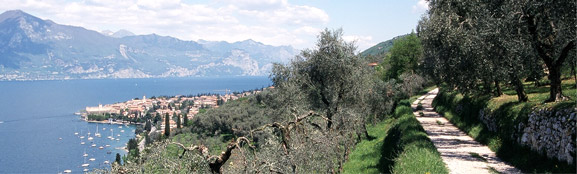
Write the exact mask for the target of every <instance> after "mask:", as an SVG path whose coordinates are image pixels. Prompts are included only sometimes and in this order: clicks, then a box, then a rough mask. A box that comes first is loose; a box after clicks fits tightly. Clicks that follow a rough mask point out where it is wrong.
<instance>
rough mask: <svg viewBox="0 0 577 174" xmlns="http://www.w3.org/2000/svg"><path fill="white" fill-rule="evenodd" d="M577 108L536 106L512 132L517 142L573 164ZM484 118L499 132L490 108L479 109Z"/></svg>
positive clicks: (488, 124) (488, 126)
mask: <svg viewBox="0 0 577 174" xmlns="http://www.w3.org/2000/svg"><path fill="white" fill-rule="evenodd" d="M576 113H577V108H572V109H564V110H559V111H553V110H552V109H551V108H546V109H535V110H533V111H532V112H531V113H530V114H529V119H528V121H527V122H526V123H519V124H518V125H517V126H515V127H514V133H513V135H511V138H512V139H513V140H516V141H517V143H519V144H521V145H523V146H527V147H529V148H531V149H532V150H533V151H535V152H538V153H541V154H544V155H546V156H547V157H549V158H556V159H558V160H560V161H566V162H567V163H568V164H572V163H573V161H574V160H575V150H576V149H575V148H576V143H575V140H576V133H575V127H576V125H575V124H576V120H577V116H576ZM479 120H481V121H482V122H483V123H484V124H485V126H486V127H487V128H488V129H489V131H493V132H497V131H498V129H499V127H498V125H497V119H495V116H494V114H492V113H491V112H490V110H489V109H487V108H485V109H481V110H480V111H479Z"/></svg>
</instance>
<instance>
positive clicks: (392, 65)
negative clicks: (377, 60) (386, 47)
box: [380, 33, 423, 80]
mask: <svg viewBox="0 0 577 174" xmlns="http://www.w3.org/2000/svg"><path fill="white" fill-rule="evenodd" d="M422 57H423V47H422V46H421V40H420V39H419V38H418V37H417V35H416V34H415V33H411V34H409V35H407V36H405V37H403V38H400V39H399V40H397V41H395V43H394V45H393V47H392V48H391V50H390V52H389V54H387V56H386V58H385V59H384V61H383V63H382V64H381V65H380V66H381V67H383V68H384V69H382V71H384V72H383V73H381V74H383V75H384V77H383V79H385V80H390V79H399V76H400V75H401V74H403V73H406V72H407V73H416V72H417V71H418V70H419V65H420V64H422Z"/></svg>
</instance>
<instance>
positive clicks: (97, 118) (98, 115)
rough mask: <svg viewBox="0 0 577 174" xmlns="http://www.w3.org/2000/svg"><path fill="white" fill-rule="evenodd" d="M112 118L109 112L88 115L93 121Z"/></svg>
mask: <svg viewBox="0 0 577 174" xmlns="http://www.w3.org/2000/svg"><path fill="white" fill-rule="evenodd" d="M109 118H110V115H109V114H104V115H103V114H90V115H88V120H92V121H103V120H108V119H109Z"/></svg>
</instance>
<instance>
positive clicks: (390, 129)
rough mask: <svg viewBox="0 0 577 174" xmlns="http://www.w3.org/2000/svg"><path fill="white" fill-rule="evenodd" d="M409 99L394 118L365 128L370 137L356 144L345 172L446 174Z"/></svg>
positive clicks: (402, 104)
mask: <svg viewBox="0 0 577 174" xmlns="http://www.w3.org/2000/svg"><path fill="white" fill-rule="evenodd" d="M430 89H432V88H427V89H426V90H423V91H428V90H430ZM416 98H417V97H412V100H414V99H416ZM409 101H411V100H404V101H401V102H400V104H399V106H398V107H397V108H396V109H395V114H394V115H393V117H391V118H388V119H386V120H383V121H381V122H380V123H378V124H376V125H373V126H368V127H367V130H368V132H369V135H370V136H371V138H369V139H367V140H363V141H361V142H359V143H358V144H357V145H356V146H355V149H354V150H353V151H352V153H351V155H350V156H349V160H348V161H347V162H346V163H345V165H344V173H448V170H447V168H446V167H445V164H444V163H443V161H442V159H441V157H440V154H439V152H437V149H436V148H435V147H434V145H433V143H432V142H431V141H430V139H429V138H428V137H427V134H426V133H425V131H424V130H423V127H421V125H420V124H419V122H418V121H417V119H416V118H415V117H414V116H413V113H412V109H411V108H410V105H409Z"/></svg>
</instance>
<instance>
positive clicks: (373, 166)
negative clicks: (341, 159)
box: [343, 119, 396, 173]
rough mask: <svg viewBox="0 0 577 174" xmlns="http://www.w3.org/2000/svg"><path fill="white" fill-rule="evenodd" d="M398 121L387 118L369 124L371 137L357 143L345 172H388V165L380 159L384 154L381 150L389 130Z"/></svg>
mask: <svg viewBox="0 0 577 174" xmlns="http://www.w3.org/2000/svg"><path fill="white" fill-rule="evenodd" d="M395 123H396V120H395V119H386V120H383V121H381V122H379V123H378V124H375V125H372V126H368V127H367V131H368V132H369V136H370V137H371V138H369V139H366V140H363V141H361V142H359V143H358V144H357V145H355V149H354V150H353V151H352V152H351V155H350V156H349V160H348V161H347V162H346V163H345V165H344V166H343V172H344V173H386V172H388V171H387V167H388V166H383V165H381V164H382V163H380V162H379V161H380V160H381V159H383V158H385V157H386V156H383V154H382V153H381V150H382V149H383V144H384V140H385V138H386V137H387V136H388V131H389V129H390V128H391V127H393V126H394V124H395Z"/></svg>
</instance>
